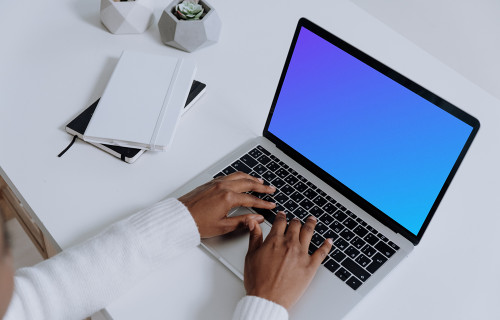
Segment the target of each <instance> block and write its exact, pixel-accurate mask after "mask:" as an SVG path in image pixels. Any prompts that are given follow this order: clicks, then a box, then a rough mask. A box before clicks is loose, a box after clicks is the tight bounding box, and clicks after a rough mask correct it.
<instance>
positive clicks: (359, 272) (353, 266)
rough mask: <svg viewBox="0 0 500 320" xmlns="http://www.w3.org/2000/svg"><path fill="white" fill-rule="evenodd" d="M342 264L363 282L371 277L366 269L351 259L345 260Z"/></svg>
mask: <svg viewBox="0 0 500 320" xmlns="http://www.w3.org/2000/svg"><path fill="white" fill-rule="evenodd" d="M340 264H341V265H342V266H343V267H344V268H346V269H347V270H348V271H349V272H351V273H352V274H353V275H355V276H356V277H357V278H358V279H359V280H361V281H363V282H365V281H366V280H368V278H369V277H370V274H369V273H368V272H367V271H366V270H365V269H363V268H361V267H360V266H359V265H358V264H357V263H356V262H354V261H353V260H352V259H351V258H345V259H344V260H343V261H342V262H341V263H340Z"/></svg>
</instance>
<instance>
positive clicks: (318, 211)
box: [309, 206, 325, 217]
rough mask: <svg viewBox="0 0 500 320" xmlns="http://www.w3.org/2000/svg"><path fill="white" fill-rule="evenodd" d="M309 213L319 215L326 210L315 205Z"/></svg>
mask: <svg viewBox="0 0 500 320" xmlns="http://www.w3.org/2000/svg"><path fill="white" fill-rule="evenodd" d="M309 213H310V214H312V215H313V216H315V217H319V216H321V215H322V214H323V213H325V212H324V211H323V210H321V209H320V208H319V207H318V206H314V207H313V208H312V209H311V210H309Z"/></svg>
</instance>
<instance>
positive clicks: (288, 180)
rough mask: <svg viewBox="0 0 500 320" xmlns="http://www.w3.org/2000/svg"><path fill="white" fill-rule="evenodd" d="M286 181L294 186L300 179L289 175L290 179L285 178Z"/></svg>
mask: <svg viewBox="0 0 500 320" xmlns="http://www.w3.org/2000/svg"><path fill="white" fill-rule="evenodd" d="M285 181H286V182H287V183H288V184H290V185H291V186H293V185H294V184H296V183H297V182H298V181H299V179H297V178H295V177H294V176H292V175H289V176H288V177H286V178H285Z"/></svg>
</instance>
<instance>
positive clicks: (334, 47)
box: [174, 18, 479, 319]
mask: <svg viewBox="0 0 500 320" xmlns="http://www.w3.org/2000/svg"><path fill="white" fill-rule="evenodd" d="M478 130H479V121H478V120H477V119H475V118H474V117H472V116H471V115H469V114H467V113H465V112H464V111H462V110H460V109H459V108H457V107H456V106H454V105H452V104H451V103H449V102H447V101H446V100H444V99H442V98H440V97H438V96H437V95H435V94H434V93H432V92H430V91H429V90H427V89H425V88H423V87H421V86H420V85H418V84H416V83H415V82H413V81H411V80H410V79H408V78H406V77H405V76H403V75H401V74H400V73H398V72H397V71H395V70H392V69H391V68H390V67H388V66H386V65H384V64H382V63H381V62H379V61H377V60H376V59H374V58H372V57H370V56H368V55H367V54H365V53H363V52H362V51H360V50H359V49H357V48H355V47H353V46H352V45H350V44H348V43H347V42H345V41H343V40H341V39H339V38H338V37H336V36H334V35H332V34H331V33H329V32H328V31H326V30H324V29H322V28H320V27H319V26H317V25H315V24H314V23H312V22H310V21H308V20H307V19H305V18H302V19H300V20H299V22H298V25H297V28H296V30H295V34H294V37H293V41H292V44H291V46H290V50H289V52H288V56H287V58H286V61H285V65H284V68H283V72H282V75H281V78H280V80H279V83H278V87H277V90H276V94H275V96H274V99H273V101H272V104H271V108H270V111H269V115H268V118H267V121H266V124H265V127H264V130H263V133H262V136H258V137H255V138H253V139H251V140H250V141H247V142H244V143H243V144H242V145H241V146H240V147H238V148H237V149H236V150H234V151H233V152H231V153H230V154H228V155H227V156H225V157H224V158H223V159H221V160H220V161H218V162H217V163H216V164H215V165H213V166H211V167H210V168H209V169H207V170H206V171H205V172H203V173H201V174H200V175H198V176H197V177H195V178H194V179H193V180H191V181H190V182H188V183H187V184H186V185H184V186H183V187H181V188H180V189H179V190H177V191H176V192H175V194H174V195H175V196H180V195H182V194H184V193H186V192H188V191H190V190H192V189H193V188H195V187H197V186H198V185H200V184H203V183H205V182H207V181H209V180H211V179H213V178H214V177H218V176H222V175H227V174H231V173H232V172H235V171H243V172H246V173H249V174H251V175H255V176H258V177H261V178H263V179H264V181H265V182H266V183H267V184H271V185H274V186H276V187H277V191H276V193H275V194H273V195H265V194H254V195H255V196H257V197H260V198H263V199H265V200H269V201H275V202H276V203H277V204H278V205H277V208H276V209H275V210H260V209H252V208H236V209H234V210H233V211H232V212H230V215H240V214H245V213H249V212H251V211H253V212H257V213H260V214H262V215H263V216H264V217H265V218H266V221H265V222H264V223H263V224H262V228H263V231H264V236H265V235H267V233H268V232H269V230H270V228H271V225H272V222H273V221H274V217H275V214H276V211H277V210H285V212H287V214H288V218H289V219H291V218H293V217H298V218H299V219H300V220H302V221H303V222H304V221H305V219H306V218H307V217H308V216H309V215H311V214H312V215H314V216H316V217H317V218H318V224H317V226H316V229H315V233H314V236H313V238H312V241H311V245H310V247H309V252H310V253H312V252H314V251H315V250H316V249H317V248H318V247H319V246H320V245H321V244H322V243H323V241H324V240H325V239H326V238H333V243H334V244H333V249H332V250H331V252H330V254H329V256H328V258H327V259H325V261H324V262H323V265H322V266H321V267H320V268H319V270H318V272H317V274H316V276H315V278H314V279H313V281H312V283H311V285H310V287H309V288H308V290H307V291H306V293H305V294H304V296H303V297H302V299H301V300H300V301H299V302H298V303H297V304H296V305H295V306H294V307H293V308H292V310H291V311H290V316H291V318H292V319H309V318H311V316H315V317H316V316H327V317H328V319H340V318H342V317H343V316H344V315H345V314H346V313H347V312H349V310H351V309H352V308H353V307H354V306H355V305H356V304H357V303H358V302H359V301H360V300H361V299H363V297H364V296H366V295H367V294H368V293H369V292H370V291H371V290H372V289H373V288H374V287H375V286H376V285H377V284H378V283H379V282H380V281H381V280H382V279H383V278H385V277H386V276H387V275H388V274H389V273H390V272H391V270H393V269H394V268H395V267H396V266H397V265H398V264H399V263H400V262H401V261H402V260H403V259H404V258H405V257H406V256H407V255H408V254H409V253H410V252H411V251H412V250H413V248H414V247H415V246H416V245H417V244H418V243H419V241H420V240H421V239H422V236H423V234H424V232H425V230H426V228H427V226H428V225H429V222H430V221H431V219H432V216H433V215H434V213H435V212H436V210H437V208H438V205H439V203H440V201H441V199H442V198H443V196H444V194H445V192H446V189H447V188H448V186H449V185H450V183H451V180H452V178H453V176H454V175H455V173H456V172H457V170H458V167H459V165H460V163H461V162H462V160H463V159H464V157H465V154H466V152H467V150H468V149H469V147H470V145H471V143H472V140H473V139H474V137H475V135H476V134H477V132H478ZM202 245H203V247H204V248H205V249H206V250H207V251H208V252H209V253H210V254H212V255H213V256H214V257H216V258H217V259H218V260H219V261H220V262H221V263H223V264H224V265H225V266H226V267H227V268H228V269H229V270H230V271H231V272H233V273H234V274H235V275H237V276H238V277H239V278H241V279H243V270H244V260H245V259H244V258H245V255H246V252H247V248H248V233H233V234H229V235H225V236H221V237H216V238H211V239H205V240H203V241H202Z"/></svg>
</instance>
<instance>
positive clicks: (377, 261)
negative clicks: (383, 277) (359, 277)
mask: <svg viewBox="0 0 500 320" xmlns="http://www.w3.org/2000/svg"><path fill="white" fill-rule="evenodd" d="M372 260H373V261H372V263H371V264H370V265H369V266H368V267H366V270H368V271H370V272H371V273H374V272H375V271H377V270H378V269H379V268H380V267H381V266H382V265H383V264H384V263H385V262H386V261H387V259H386V258H385V257H384V256H383V255H382V254H381V253H379V252H377V253H376V254H375V255H374V256H373V258H372Z"/></svg>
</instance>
